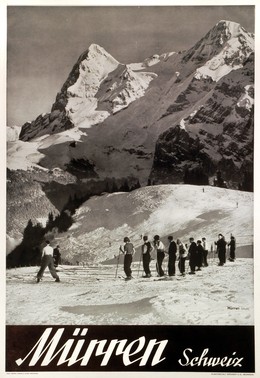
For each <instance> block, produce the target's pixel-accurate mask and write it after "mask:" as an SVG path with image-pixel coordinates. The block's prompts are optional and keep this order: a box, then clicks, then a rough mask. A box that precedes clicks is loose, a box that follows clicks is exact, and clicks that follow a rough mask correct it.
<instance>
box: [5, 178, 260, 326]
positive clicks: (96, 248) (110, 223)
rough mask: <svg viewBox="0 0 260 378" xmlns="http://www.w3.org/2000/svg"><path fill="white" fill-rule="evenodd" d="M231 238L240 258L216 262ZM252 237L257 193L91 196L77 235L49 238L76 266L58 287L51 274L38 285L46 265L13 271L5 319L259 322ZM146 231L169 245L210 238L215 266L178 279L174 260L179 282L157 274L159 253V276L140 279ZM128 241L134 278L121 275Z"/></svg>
mask: <svg viewBox="0 0 260 378" xmlns="http://www.w3.org/2000/svg"><path fill="white" fill-rule="evenodd" d="M203 189H204V191H203ZM231 232H232V233H233V235H234V236H235V237H236V241H237V249H239V250H237V259H236V260H235V262H231V261H229V260H228V259H227V263H226V264H225V265H224V266H218V259H217V256H216V253H215V247H214V246H213V249H212V250H211V244H212V243H213V241H214V240H216V239H217V235H218V233H223V234H224V235H225V236H226V239H227V240H228V241H229V236H230V233H231ZM252 232H253V194H252V193H246V192H239V191H234V190H227V189H221V188H215V187H204V188H202V187H197V186H191V185H161V186H152V187H145V188H140V189H138V190H135V191H133V192H131V193H115V194H104V195H103V196H101V197H93V198H91V199H90V200H88V201H86V203H85V204H84V205H83V206H82V207H81V208H80V209H79V210H78V211H77V214H76V215H75V223H74V224H73V226H72V227H71V228H70V230H69V231H68V232H66V233H62V234H59V235H57V238H56V240H55V239H54V240H52V242H51V243H52V245H53V246H54V245H56V244H57V242H58V243H59V245H60V246H61V253H62V258H66V259H67V260H69V261H71V262H72V264H73V261H74V264H73V265H62V266H59V267H58V274H59V276H60V279H61V282H60V283H56V282H54V279H53V278H52V277H51V275H50V273H49V272H48V270H46V271H45V273H44V276H43V279H42V281H40V283H36V274H37V272H38V270H39V267H24V268H16V269H8V270H7V272H6V278H7V284H6V293H7V295H6V323H7V324H14V325H15V324H28V325H33V324H37V325H38V324H77V325H80V324H97V325H102V324H104V325H106V324H113V325H114V324H133V325H137V324H142V325H145V324H151V325H153V324H154V325H156V324H176V325H187V324H190V325H193V324H194V325H252V324H254V315H253V314H254V311H253V309H254V302H253V292H254V285H253V284H254V283H253V276H254V274H253V269H254V266H253V259H252V252H251V253H250V252H248V251H249V250H250V248H248V247H250V245H251V246H252V244H253V235H252ZM144 234H147V235H148V236H149V237H150V240H151V239H152V237H153V236H154V235H155V234H159V235H160V236H161V240H162V241H163V242H164V244H165V246H166V248H167V246H168V243H167V236H168V235H170V234H172V235H173V236H174V240H176V238H177V237H180V238H181V240H182V241H183V242H184V243H186V242H188V238H189V237H191V236H193V237H194V238H195V240H197V239H198V238H201V237H203V236H205V237H206V238H207V241H208V248H209V255H208V262H209V266H208V267H203V268H202V270H201V271H197V272H196V274H195V275H189V274H188V272H189V264H188V261H186V273H187V274H186V275H185V276H180V273H179V270H178V265H177V263H176V276H174V277H171V278H169V277H168V276H165V277H164V278H158V277H157V273H156V269H155V261H156V260H155V257H156V256H155V254H153V258H154V260H152V262H151V271H152V277H151V278H149V279H147V278H142V275H143V270H142V264H140V251H141V244H142V239H141V235H144ZM125 236H129V237H130V239H131V241H132V242H133V244H134V246H135V248H136V254H135V256H134V261H133V263H132V275H133V277H134V278H133V279H132V280H131V281H124V279H123V277H124V272H123V255H122V254H121V255H120V256H119V254H118V253H119V246H120V244H122V243H123V238H124V237H125ZM118 256H119V260H118ZM227 257H229V254H228V253H227ZM167 258H168V257H167V255H166V258H165V261H164V265H163V266H164V270H165V272H167ZM76 261H79V262H80V263H79V265H76ZM117 262H119V265H118V270H117ZM119 276H120V278H119ZM28 309H30V311H28Z"/></svg>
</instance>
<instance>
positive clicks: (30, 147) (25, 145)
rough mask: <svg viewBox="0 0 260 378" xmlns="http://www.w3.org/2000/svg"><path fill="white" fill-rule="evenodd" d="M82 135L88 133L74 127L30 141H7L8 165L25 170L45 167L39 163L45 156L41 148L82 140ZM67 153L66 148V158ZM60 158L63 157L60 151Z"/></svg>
mask: <svg viewBox="0 0 260 378" xmlns="http://www.w3.org/2000/svg"><path fill="white" fill-rule="evenodd" d="M82 135H86V134H85V133H83V132H82V131H81V130H79V129H78V128H74V129H69V130H65V131H63V132H61V133H58V134H52V135H48V134H47V135H43V136H41V137H38V138H35V139H33V141H30V142H24V141H21V140H14V141H9V142H8V143H7V167H8V168H9V169H12V170H17V169H22V170H24V171H26V170H27V169H31V168H34V167H37V168H39V169H45V168H43V167H42V166H40V165H39V162H40V160H41V159H42V158H44V157H45V155H44V154H43V153H41V152H39V150H41V149H45V148H48V147H51V146H55V145H58V144H62V143H68V144H69V143H70V142H80V138H81V136H82ZM66 153H67V150H66V149H65V148H64V159H66V157H65V155H66ZM59 158H60V159H62V156H61V154H60V151H59Z"/></svg>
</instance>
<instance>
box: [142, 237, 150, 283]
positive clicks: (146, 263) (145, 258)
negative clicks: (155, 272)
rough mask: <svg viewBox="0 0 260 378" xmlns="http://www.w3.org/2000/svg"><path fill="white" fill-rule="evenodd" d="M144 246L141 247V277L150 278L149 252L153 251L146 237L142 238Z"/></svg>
mask: <svg viewBox="0 0 260 378" xmlns="http://www.w3.org/2000/svg"><path fill="white" fill-rule="evenodd" d="M143 241H144V244H143V245H142V257H143V268H144V272H145V275H144V276H143V277H145V278H150V277H151V271H150V267H149V264H150V261H151V252H152V250H153V246H152V243H151V242H150V241H149V240H148V236H144V237H143Z"/></svg>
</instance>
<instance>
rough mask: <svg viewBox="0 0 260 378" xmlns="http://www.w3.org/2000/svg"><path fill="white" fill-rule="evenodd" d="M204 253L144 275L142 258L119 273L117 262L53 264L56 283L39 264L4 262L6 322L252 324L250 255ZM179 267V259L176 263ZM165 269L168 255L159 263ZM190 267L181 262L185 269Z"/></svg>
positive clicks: (56, 323)
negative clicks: (230, 257) (170, 270)
mask: <svg viewBox="0 0 260 378" xmlns="http://www.w3.org/2000/svg"><path fill="white" fill-rule="evenodd" d="M217 263H218V259H217V258H215V259H213V258H211V259H209V266H208V267H204V268H202V270H201V271H199V272H196V274H195V275H189V274H186V276H184V277H182V276H180V275H179V271H178V269H176V273H177V274H176V276H175V277H172V278H171V279H170V278H169V277H168V276H166V277H165V278H163V279H162V278H158V277H157V275H156V272H155V261H154V260H153V261H152V263H151V269H152V274H153V276H152V277H151V278H150V279H145V278H142V270H141V269H140V271H139V276H138V266H139V263H134V264H132V269H133V277H134V279H132V280H131V281H124V280H123V279H120V278H123V277H124V273H123V266H122V264H120V265H119V268H118V277H117V278H115V272H116V266H115V265H110V266H108V265H93V266H88V267H81V266H68V265H67V266H66V265H63V266H61V267H59V268H58V274H59V276H60V279H61V282H60V283H55V282H54V279H53V278H52V277H51V275H50V273H49V272H48V269H47V270H46V271H45V274H44V277H43V280H42V281H41V282H40V283H38V284H37V283H36V274H37V271H38V269H39V267H25V268H17V269H11V270H7V285H6V286H7V287H6V289H7V303H6V324H8V325H18V324H19V325H21V324H26V325H34V324H35V325H36V324H37V325H38V324H43V325H44V324H53V325H54V324H55V325H59V324H64V325H65V324H68V325H69V324H70V325H74V324H75V325H80V324H84V325H86V324H89V325H93V324H94V325H109V324H110V325H112V324H113V325H123V324H127V325H134V324H136V325H137V324H138V325H147V324H149V325H166V324H169V325H171V324H173V325H252V324H254V318H253V259H252V258H238V259H237V260H236V261H235V262H233V263H232V262H229V261H227V263H226V265H225V266H224V267H219V266H218V265H217ZM176 267H177V264H176ZM164 269H165V271H166V269H167V261H166V262H165V263H164ZM188 271H189V266H188V262H186V273H187V272H188Z"/></svg>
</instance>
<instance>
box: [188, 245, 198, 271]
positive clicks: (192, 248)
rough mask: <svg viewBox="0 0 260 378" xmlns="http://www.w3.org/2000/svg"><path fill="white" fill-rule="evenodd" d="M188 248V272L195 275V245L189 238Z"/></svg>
mask: <svg viewBox="0 0 260 378" xmlns="http://www.w3.org/2000/svg"><path fill="white" fill-rule="evenodd" d="M189 241H190V246H189V258H190V272H189V274H195V267H196V264H197V245H196V243H195V241H194V238H190V239H189Z"/></svg>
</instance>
